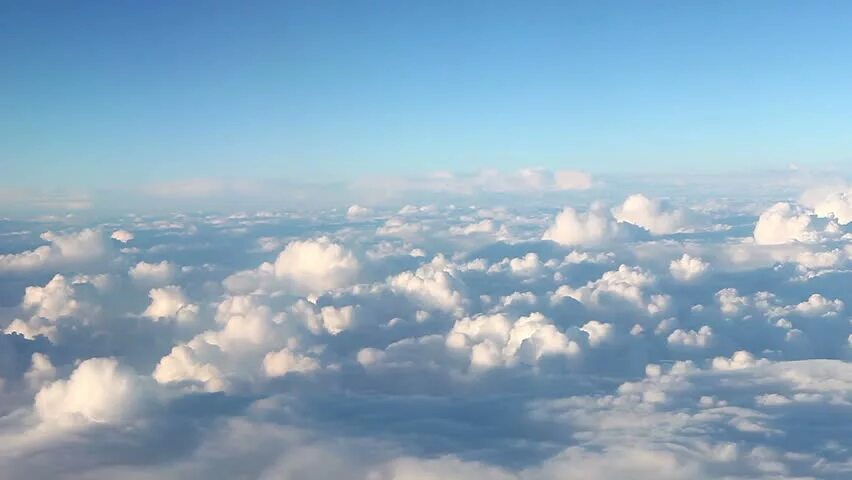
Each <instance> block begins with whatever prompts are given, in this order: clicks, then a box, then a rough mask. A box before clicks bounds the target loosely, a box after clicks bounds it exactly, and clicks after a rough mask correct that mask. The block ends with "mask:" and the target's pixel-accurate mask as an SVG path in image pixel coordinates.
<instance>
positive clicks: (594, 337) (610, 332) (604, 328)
mask: <svg viewBox="0 0 852 480" xmlns="http://www.w3.org/2000/svg"><path fill="white" fill-rule="evenodd" d="M580 330H582V331H584V332H586V335H588V336H589V344H590V345H591V346H593V347H595V346H598V345H600V344H602V343H605V342H607V341H610V340H612V338H613V337H614V335H615V328H614V327H613V326H612V325H611V324H609V323H603V322H599V321H597V320H589V321H588V322H586V323H585V324H584V325H583V326H582V327H580Z"/></svg>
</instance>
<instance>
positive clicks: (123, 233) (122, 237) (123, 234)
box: [110, 230, 136, 243]
mask: <svg viewBox="0 0 852 480" xmlns="http://www.w3.org/2000/svg"><path fill="white" fill-rule="evenodd" d="M110 238H112V239H113V240H117V241H119V242H121V243H127V242H129V241H131V240H133V239H134V238H136V237H135V236H134V235H133V232H128V231H127V230H116V231H114V232H112V235H110Z"/></svg>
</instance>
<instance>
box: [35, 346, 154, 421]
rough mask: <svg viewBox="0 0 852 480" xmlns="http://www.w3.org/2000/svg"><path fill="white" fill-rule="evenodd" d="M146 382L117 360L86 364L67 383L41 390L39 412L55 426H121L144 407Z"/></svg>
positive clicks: (36, 401) (37, 400)
mask: <svg viewBox="0 0 852 480" xmlns="http://www.w3.org/2000/svg"><path fill="white" fill-rule="evenodd" d="M145 397H146V391H145V386H144V384H143V382H142V381H141V380H140V379H139V378H138V377H137V376H136V375H135V374H134V373H133V372H132V371H129V370H128V369H126V368H124V367H122V366H121V365H119V364H118V362H117V361H116V360H115V359H114V358H92V359H88V360H85V361H83V362H82V363H80V365H78V366H77V368H76V369H74V371H73V372H72V373H71V376H70V377H68V379H67V380H57V381H55V382H53V383H50V384H48V385H46V386H44V387H42V388H41V390H39V392H38V393H37V394H36V396H35V411H36V413H37V414H38V416H39V418H41V420H42V421H43V422H45V423H46V424H48V425H49V426H51V427H75V426H82V425H86V424H91V423H118V422H121V421H123V420H128V419H132V416H133V414H134V413H136V412H137V410H138V409H139V408H140V407H141V406H142V402H143V401H144V400H145Z"/></svg>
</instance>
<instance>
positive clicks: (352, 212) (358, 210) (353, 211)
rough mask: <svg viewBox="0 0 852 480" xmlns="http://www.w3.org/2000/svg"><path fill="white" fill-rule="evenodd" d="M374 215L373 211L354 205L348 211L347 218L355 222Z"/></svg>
mask: <svg viewBox="0 0 852 480" xmlns="http://www.w3.org/2000/svg"><path fill="white" fill-rule="evenodd" d="M372 213H373V211H372V210H370V209H369V208H367V207H362V206H360V205H352V206H350V207H349V208H348V209H347V210H346V218H348V219H350V220H355V219H358V218H363V217H366V216H368V215H371V214H372Z"/></svg>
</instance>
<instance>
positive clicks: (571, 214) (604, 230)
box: [542, 207, 628, 245]
mask: <svg viewBox="0 0 852 480" xmlns="http://www.w3.org/2000/svg"><path fill="white" fill-rule="evenodd" d="M627 235H628V231H627V230H626V227H625V226H624V225H623V224H621V223H619V222H617V221H616V220H615V219H614V218H613V217H612V216H610V215H609V213H608V212H606V211H605V210H603V209H601V208H593V209H592V210H589V211H588V212H584V213H578V212H577V211H576V210H574V209H573V208H571V207H565V209H564V210H562V213H560V214H559V215H557V216H556V220H555V221H554V223H553V225H552V226H551V227H550V228H548V229H547V230H546V231H545V232H544V235H543V236H542V239H544V240H552V241H554V242H556V243H560V244H562V245H597V244H600V243H607V242H611V241H614V240H617V239H624V238H626V237H627Z"/></svg>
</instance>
